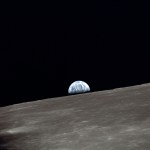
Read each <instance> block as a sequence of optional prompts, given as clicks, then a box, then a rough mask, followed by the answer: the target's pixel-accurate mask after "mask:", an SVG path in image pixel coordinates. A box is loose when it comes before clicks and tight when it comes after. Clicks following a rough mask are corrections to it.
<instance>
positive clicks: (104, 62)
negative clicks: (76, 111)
mask: <svg viewBox="0 0 150 150" xmlns="http://www.w3.org/2000/svg"><path fill="white" fill-rule="evenodd" d="M10 5H11V4H10ZM37 5H38V7H37V6H34V7H32V5H31V6H30V7H31V8H29V7H28V9H26V6H24V7H20V8H18V9H12V8H11V7H10V8H11V9H9V11H7V10H5V12H4V13H2V14H4V15H3V16H1V20H0V22H1V29H0V30H1V33H0V36H1V42H0V43H1V44H0V89H1V92H0V106H6V105H11V104H15V103H21V102H27V101H34V100H39V99H44V98H51V97H60V96H66V95H68V93H67V91H68V87H69V85H70V84H71V83H72V82H74V81H75V80H83V81H85V82H87V83H88V84H89V86H90V88H91V91H92V92H94V91H100V90H106V89H113V88H118V87H126V86H131V85H137V84H143V83H149V82H150V73H149V63H150V61H149V59H150V54H149V50H150V34H149V24H148V22H149V12H148V11H149V7H148V5H147V4H146V3H144V1H143V2H142V3H138V2H137V3H136V4H131V3H129V2H128V1H117V0H112V1H111V0H107V1H105V2H96V3H94V5H93V4H78V3H76V4H71V3H70V4H68V3H66V4H64V3H62V4H59V6H58V5H56V6H57V7H56V6H55V7H54V8H53V5H52V4H51V5H47V4H42V5H41V4H37ZM68 5H70V6H68Z"/></svg>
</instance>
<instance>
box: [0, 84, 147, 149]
mask: <svg viewBox="0 0 150 150" xmlns="http://www.w3.org/2000/svg"><path fill="white" fill-rule="evenodd" d="M149 149H150V84H142V85H137V86H131V87H125V88H118V89H113V90H106V91H98V92H91V93H84V94H78V95H71V96H64V97H58V98H50V99H44V100H38V101H33V102H26V103H20V104H15V105H11V106H6V107H1V108H0V150H149Z"/></svg>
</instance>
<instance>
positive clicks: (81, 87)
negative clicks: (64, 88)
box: [68, 81, 90, 94]
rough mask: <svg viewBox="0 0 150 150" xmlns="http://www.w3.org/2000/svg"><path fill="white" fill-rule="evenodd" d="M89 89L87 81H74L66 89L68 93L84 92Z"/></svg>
mask: <svg viewBox="0 0 150 150" xmlns="http://www.w3.org/2000/svg"><path fill="white" fill-rule="evenodd" d="M89 91H90V87H89V85H88V84H87V83H85V82H83V81H75V82H73V83H72V84H71V85H70V87H69V89H68V94H77V93H85V92H89Z"/></svg>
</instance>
